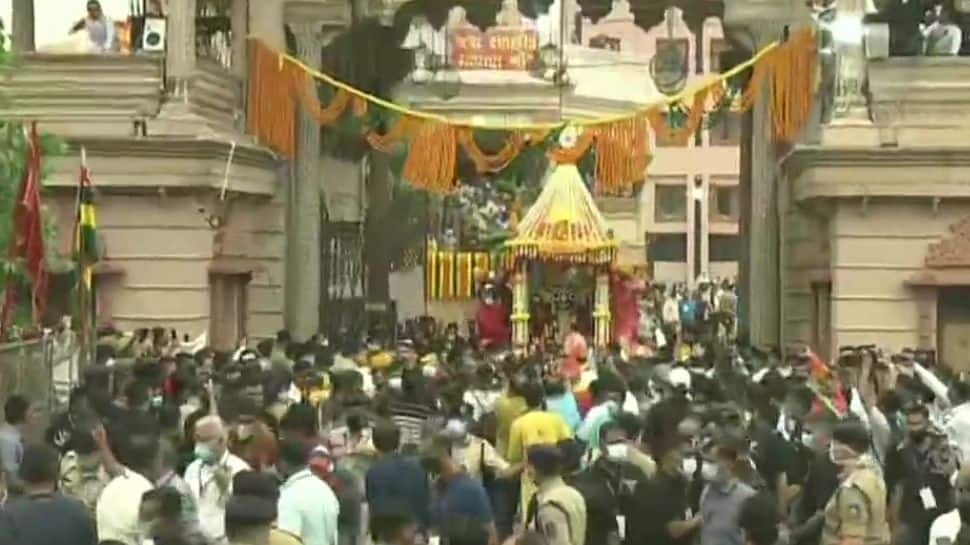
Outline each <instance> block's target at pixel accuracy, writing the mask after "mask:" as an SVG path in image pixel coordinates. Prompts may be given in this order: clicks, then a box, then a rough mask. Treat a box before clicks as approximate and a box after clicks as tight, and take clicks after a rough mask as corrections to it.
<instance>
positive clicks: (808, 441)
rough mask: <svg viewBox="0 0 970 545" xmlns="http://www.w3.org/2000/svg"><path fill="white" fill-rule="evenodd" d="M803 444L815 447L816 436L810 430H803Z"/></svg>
mask: <svg viewBox="0 0 970 545" xmlns="http://www.w3.org/2000/svg"><path fill="white" fill-rule="evenodd" d="M802 444H803V445H805V446H806V447H808V448H814V446H815V436H814V435H812V432H810V431H804V432H802Z"/></svg>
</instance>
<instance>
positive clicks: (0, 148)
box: [0, 19, 68, 325]
mask: <svg viewBox="0 0 970 545" xmlns="http://www.w3.org/2000/svg"><path fill="white" fill-rule="evenodd" d="M8 45H9V42H8V40H7V34H6V30H5V27H4V25H3V20H2V19H0V71H2V70H6V69H7V67H8V66H9V65H10V63H11V62H12V61H13V58H12V56H11V53H10V51H9V48H8ZM4 100H5V98H4V97H3V95H2V93H0V102H2V101H4ZM40 143H41V149H42V152H41V156H42V157H43V161H42V164H41V179H43V178H46V176H47V174H48V172H49V169H50V161H49V159H50V158H51V157H53V156H56V155H59V154H62V153H63V152H64V144H63V142H62V141H60V140H59V139H58V138H56V137H54V136H52V135H49V134H41V136H40ZM26 149H27V137H26V132H25V126H24V124H23V123H20V122H17V121H11V120H4V119H0V286H6V285H7V281H8V279H10V278H11V277H13V279H14V280H15V283H16V285H18V286H19V288H20V289H24V290H25V289H26V286H25V285H24V282H25V279H24V274H23V264H22V263H21V262H20V261H19V260H12V259H10V258H9V255H8V254H6V253H3V252H5V251H6V250H7V249H8V248H10V245H11V240H12V238H13V236H14V228H13V215H14V210H15V208H16V205H17V202H16V200H17V193H18V192H19V189H20V182H21V178H22V176H23V172H24V164H25V161H24V159H25V152H26ZM41 200H42V202H43V199H41ZM41 217H42V221H43V225H44V231H43V235H44V247H45V252H46V261H47V266H48V269H51V268H54V269H60V268H66V267H67V266H68V263H67V262H66V260H65V259H64V257H62V256H61V255H59V253H58V242H57V241H58V232H57V220H56V218H55V217H54V215H53V214H51V213H50V211H49V209H48V207H46V206H42V209H41ZM0 289H2V288H0ZM19 300H21V301H25V300H27V298H26V297H20V298H19ZM13 318H14V320H13V323H14V324H15V325H17V324H28V323H29V322H30V320H31V316H30V309H29V308H27V307H26V306H25V305H21V306H20V308H18V309H17V312H15V314H14V317H13Z"/></svg>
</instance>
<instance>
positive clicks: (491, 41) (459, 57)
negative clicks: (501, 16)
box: [451, 28, 539, 70]
mask: <svg viewBox="0 0 970 545" xmlns="http://www.w3.org/2000/svg"><path fill="white" fill-rule="evenodd" d="M538 49H539V35H538V34H537V33H536V31H534V30H528V29H522V28H491V29H489V30H487V31H486V32H482V31H480V30H478V29H476V28H462V29H456V30H453V31H452V32H451V62H452V63H453V65H454V66H455V68H458V69H459V70H529V69H531V68H532V66H533V64H534V63H535V57H536V51H538Z"/></svg>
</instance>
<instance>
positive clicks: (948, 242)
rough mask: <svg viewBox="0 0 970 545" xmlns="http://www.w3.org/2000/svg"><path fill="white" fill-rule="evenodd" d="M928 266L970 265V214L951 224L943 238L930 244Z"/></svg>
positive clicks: (927, 254)
mask: <svg viewBox="0 0 970 545" xmlns="http://www.w3.org/2000/svg"><path fill="white" fill-rule="evenodd" d="M926 266H927V267H929V268H931V269H946V268H953V267H970V216H968V217H966V218H963V219H962V220H960V222H958V223H956V224H954V225H951V226H950V229H949V234H948V235H947V236H945V237H943V240H941V241H939V242H937V243H935V244H930V247H929V249H928V250H927V251H926Z"/></svg>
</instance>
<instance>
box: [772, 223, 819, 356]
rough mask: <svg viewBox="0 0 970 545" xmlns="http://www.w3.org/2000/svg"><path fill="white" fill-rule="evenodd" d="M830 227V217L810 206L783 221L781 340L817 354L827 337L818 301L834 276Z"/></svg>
mask: <svg viewBox="0 0 970 545" xmlns="http://www.w3.org/2000/svg"><path fill="white" fill-rule="evenodd" d="M828 225H829V221H828V217H827V214H826V213H824V212H821V211H817V210H814V209H813V208H811V207H810V206H802V207H792V208H790V209H788V210H787V211H785V212H784V213H783V217H782V234H781V237H782V245H781V267H782V275H781V277H782V278H781V282H782V290H781V292H782V302H781V304H782V312H781V316H782V317H783V323H782V328H781V334H782V339H784V342H792V341H803V342H808V343H812V344H814V345H815V348H816V350H824V347H821V346H819V345H820V344H824V343H823V342H820V341H822V339H820V338H819V337H820V336H825V335H827V334H826V333H823V332H821V331H819V329H822V328H824V326H823V322H824V321H825V318H824V316H820V315H819V314H823V315H824V314H825V313H826V311H825V308H824V306H825V305H821V306H820V305H819V303H818V302H817V299H818V297H819V293H826V288H825V286H826V285H827V284H828V280H829V278H830V276H831V275H830V270H829V238H828V235H829V227H828ZM820 320H821V321H820Z"/></svg>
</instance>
